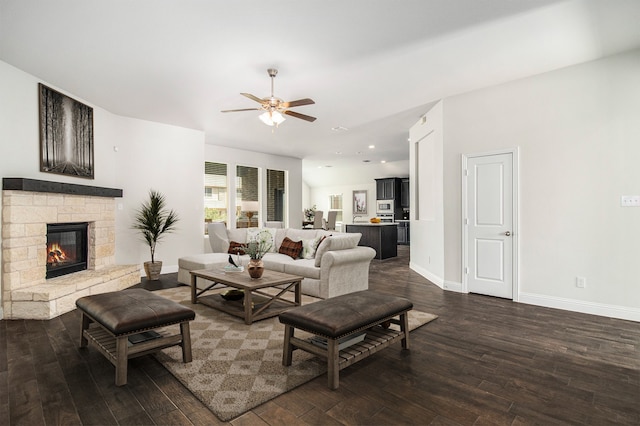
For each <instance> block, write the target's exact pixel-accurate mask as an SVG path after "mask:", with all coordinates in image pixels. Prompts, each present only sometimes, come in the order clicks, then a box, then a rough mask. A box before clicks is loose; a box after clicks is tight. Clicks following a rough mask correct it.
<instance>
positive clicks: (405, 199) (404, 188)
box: [400, 179, 411, 209]
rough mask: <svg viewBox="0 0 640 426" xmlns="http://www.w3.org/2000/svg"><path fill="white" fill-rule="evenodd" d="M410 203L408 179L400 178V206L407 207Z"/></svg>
mask: <svg viewBox="0 0 640 426" xmlns="http://www.w3.org/2000/svg"><path fill="white" fill-rule="evenodd" d="M410 204H411V194H410V193H409V179H402V182H400V207H402V208H405V209H408V208H409V207H410Z"/></svg>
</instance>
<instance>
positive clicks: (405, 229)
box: [398, 220, 411, 245]
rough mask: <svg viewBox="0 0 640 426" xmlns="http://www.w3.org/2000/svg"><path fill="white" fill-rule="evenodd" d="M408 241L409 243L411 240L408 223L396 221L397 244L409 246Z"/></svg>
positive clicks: (406, 221)
mask: <svg viewBox="0 0 640 426" xmlns="http://www.w3.org/2000/svg"><path fill="white" fill-rule="evenodd" d="M410 241H411V238H410V234H409V221H408V220H399V221H398V244H401V245H409V243H410Z"/></svg>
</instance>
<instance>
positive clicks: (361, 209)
mask: <svg viewBox="0 0 640 426" xmlns="http://www.w3.org/2000/svg"><path fill="white" fill-rule="evenodd" d="M353 214H367V190H366V189H364V190H360V191H353Z"/></svg>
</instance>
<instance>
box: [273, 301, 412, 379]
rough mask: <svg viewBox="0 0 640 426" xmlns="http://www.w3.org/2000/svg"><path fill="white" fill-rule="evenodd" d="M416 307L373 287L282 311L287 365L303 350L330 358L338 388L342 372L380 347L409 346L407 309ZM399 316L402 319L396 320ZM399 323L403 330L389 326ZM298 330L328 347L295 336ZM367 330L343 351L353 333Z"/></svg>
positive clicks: (330, 372) (330, 377)
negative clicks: (314, 337) (345, 342)
mask: <svg viewBox="0 0 640 426" xmlns="http://www.w3.org/2000/svg"><path fill="white" fill-rule="evenodd" d="M411 309H413V303H411V301H409V300H407V299H405V298H402V297H396V296H390V295H386V294H382V293H378V292H375V291H372V290H364V291H358V292H355V293H349V294H345V295H342V296H337V297H333V298H329V299H325V300H321V301H319V302H315V303H311V304H308V305H304V306H300V307H296V308H293V309H290V310H288V311H286V312H283V313H281V314H280V315H279V316H278V318H279V320H280V322H281V323H282V324H284V325H285V337H284V339H285V341H284V352H283V357H282V363H283V365H291V361H292V353H293V351H294V350H295V349H302V350H304V351H307V352H311V353H313V354H315V355H318V356H321V357H323V358H326V359H327V362H328V370H329V372H328V380H329V387H330V388H331V389H337V388H338V382H339V378H338V372H339V370H341V369H342V368H344V367H346V366H348V365H351V364H353V363H355V362H357V361H359V360H360V359H363V358H365V357H367V356H368V355H371V354H373V353H375V352H377V351H378V350H380V349H383V348H385V347H387V346H388V345H390V344H391V343H393V342H395V341H396V340H402V347H403V348H404V349H408V348H409V328H408V318H407V312H408V311H410V310H411ZM396 317H399V319H396ZM390 323H394V324H399V325H400V331H396V330H392V329H389V328H388V327H389V324H390ZM295 329H299V330H304V331H307V332H309V333H312V334H315V335H317V336H320V337H323V338H325V339H326V342H327V345H326V349H324V348H323V347H321V346H318V345H316V344H314V343H312V342H311V341H310V340H303V339H299V338H297V337H295V336H294V333H295ZM363 331H365V332H366V336H365V338H364V340H363V341H362V342H358V343H356V344H353V345H351V346H349V347H346V348H344V349H343V350H342V351H341V350H340V348H339V346H340V343H341V342H343V341H344V340H345V339H348V338H349V336H353V335H357V334H360V333H361V332H363Z"/></svg>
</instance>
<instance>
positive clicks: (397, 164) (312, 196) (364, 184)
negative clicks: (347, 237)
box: [305, 160, 409, 230]
mask: <svg viewBox="0 0 640 426" xmlns="http://www.w3.org/2000/svg"><path fill="white" fill-rule="evenodd" d="M378 166H379V167H378ZM408 173H409V161H408V160H402V161H391V162H388V163H386V164H381V165H376V167H369V166H367V167H363V168H361V169H358V170H353V171H352V175H351V178H350V179H349V182H345V183H344V184H343V185H327V186H316V187H309V200H308V201H307V204H305V208H306V207H311V206H312V205H314V204H315V205H316V207H317V208H318V210H322V211H323V212H324V216H325V217H326V215H327V212H328V211H329V196H330V195H336V194H342V219H343V220H342V222H343V223H345V224H346V223H353V191H361V190H366V191H367V214H366V215H358V216H361V219H359V221H365V220H367V221H368V220H369V219H370V218H372V217H376V181H375V179H376V178H385V177H407V176H408ZM343 230H344V229H343Z"/></svg>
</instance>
